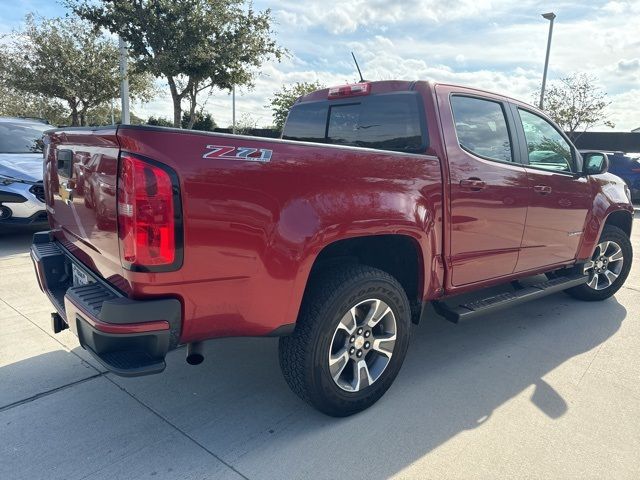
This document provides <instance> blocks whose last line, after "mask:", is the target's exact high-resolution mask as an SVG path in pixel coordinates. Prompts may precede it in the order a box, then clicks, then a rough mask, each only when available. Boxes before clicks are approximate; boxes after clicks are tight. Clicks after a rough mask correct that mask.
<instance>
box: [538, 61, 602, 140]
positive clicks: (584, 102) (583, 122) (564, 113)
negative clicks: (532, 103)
mask: <svg viewBox="0 0 640 480" xmlns="http://www.w3.org/2000/svg"><path fill="white" fill-rule="evenodd" d="M596 83H597V78H596V77H594V76H592V75H587V74H585V73H579V74H573V75H569V76H568V77H564V78H561V79H560V80H557V81H555V82H552V83H551V85H550V86H549V88H548V89H547V90H546V92H545V94H544V110H545V111H546V112H547V113H548V114H549V116H550V117H551V118H552V119H553V120H554V121H555V122H556V123H557V124H558V125H559V126H560V127H561V128H562V129H563V130H564V131H565V132H571V133H574V132H576V131H583V132H584V131H585V130H587V129H588V128H591V127H593V126H595V125H598V124H603V125H606V126H608V127H614V126H615V125H614V124H613V122H611V121H610V120H609V119H608V117H607V114H606V109H607V107H608V106H609V105H611V102H610V101H607V94H606V93H605V92H603V91H602V90H601V89H600V88H599V87H598V86H597V85H596ZM538 97H539V95H538Z"/></svg>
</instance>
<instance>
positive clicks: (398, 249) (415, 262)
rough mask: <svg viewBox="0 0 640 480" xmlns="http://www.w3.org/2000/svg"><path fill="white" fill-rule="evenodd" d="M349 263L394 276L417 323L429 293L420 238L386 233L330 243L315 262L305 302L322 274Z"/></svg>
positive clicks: (308, 282) (308, 280)
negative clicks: (421, 307) (425, 292)
mask: <svg viewBox="0 0 640 480" xmlns="http://www.w3.org/2000/svg"><path fill="white" fill-rule="evenodd" d="M347 263H354V264H360V265H367V266H370V267H374V268H377V269H380V270H382V271H384V272H386V273H388V274H389V275H391V276H392V277H394V278H395V279H396V280H397V281H398V282H399V283H400V285H402V288H403V289H404V291H405V293H406V294H407V298H408V299H409V302H410V304H411V309H412V314H413V320H414V322H415V323H417V321H418V319H419V314H420V306H421V302H422V297H423V294H424V291H425V279H424V255H423V251H422V247H421V246H420V244H419V243H418V241H417V239H415V238H414V237H412V236H409V235H405V234H382V235H369V236H361V237H351V238H347V239H342V240H337V241H335V242H332V243H329V244H328V245H326V246H324V247H323V248H322V250H321V251H320V253H319V254H318V255H317V256H316V258H315V260H314V263H313V266H312V267H311V271H310V273H309V277H308V279H307V285H306V288H305V293H304V296H303V299H302V301H303V302H304V298H305V297H306V296H307V294H308V292H309V289H310V286H311V285H312V284H313V283H314V281H316V279H317V278H318V277H319V276H320V273H322V272H324V271H326V270H327V269H330V268H332V267H338V266H342V265H344V264H347Z"/></svg>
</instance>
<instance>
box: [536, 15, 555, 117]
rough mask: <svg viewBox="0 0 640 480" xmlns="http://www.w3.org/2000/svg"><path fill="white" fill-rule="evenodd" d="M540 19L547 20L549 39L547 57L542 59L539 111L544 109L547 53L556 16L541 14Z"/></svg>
mask: <svg viewBox="0 0 640 480" xmlns="http://www.w3.org/2000/svg"><path fill="white" fill-rule="evenodd" d="M542 18H545V19H547V20H549V39H548V40H547V56H546V57H545V59H544V73H543V74H542V89H541V90H540V110H542V109H543V108H544V87H545V86H546V85H547V69H548V68H549V53H550V52H551V35H553V21H554V20H555V18H556V14H555V13H553V12H549V13H543V14H542Z"/></svg>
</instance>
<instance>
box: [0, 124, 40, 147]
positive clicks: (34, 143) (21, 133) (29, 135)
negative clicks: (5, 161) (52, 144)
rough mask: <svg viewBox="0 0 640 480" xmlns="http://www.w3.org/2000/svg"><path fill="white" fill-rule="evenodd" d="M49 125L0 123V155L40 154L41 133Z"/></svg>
mask: <svg viewBox="0 0 640 480" xmlns="http://www.w3.org/2000/svg"><path fill="white" fill-rule="evenodd" d="M51 128H52V126H51V125H48V124H45V123H36V122H34V123H28V122H20V121H16V122H0V153H42V146H43V144H42V133H43V132H44V131H45V130H50V129H51Z"/></svg>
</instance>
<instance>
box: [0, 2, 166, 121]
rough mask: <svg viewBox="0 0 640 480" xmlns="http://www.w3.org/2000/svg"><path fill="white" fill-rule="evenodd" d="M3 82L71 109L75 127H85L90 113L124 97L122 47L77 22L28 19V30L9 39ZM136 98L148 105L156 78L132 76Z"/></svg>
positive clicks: (2, 56) (1, 55)
mask: <svg viewBox="0 0 640 480" xmlns="http://www.w3.org/2000/svg"><path fill="white" fill-rule="evenodd" d="M4 37H5V38H4V40H5V45H4V49H3V51H2V52H0V83H1V84H3V85H4V86H6V87H8V88H11V89H14V90H16V91H18V92H23V93H26V94H31V95H40V96H42V97H44V98H47V99H58V100H60V101H62V102H65V103H66V104H67V108H68V109H69V113H70V115H71V124H72V125H85V124H86V115H87V112H88V111H89V110H90V109H92V108H96V107H98V106H101V105H103V104H105V103H108V102H109V100H110V99H112V98H114V97H117V96H118V95H119V88H120V78H119V70H118V47H117V46H116V44H115V42H114V40H113V39H111V38H108V37H106V36H104V35H101V34H100V33H97V32H96V31H95V29H94V28H93V27H92V26H91V25H90V24H88V23H86V22H83V21H80V20H78V19H73V18H65V19H51V20H45V19H36V17H34V16H33V15H27V18H26V27H25V29H24V30H23V31H14V32H12V33H11V34H8V35H5V36H4ZM129 85H130V87H129V88H130V93H131V95H132V97H134V98H138V99H141V100H149V99H150V98H151V97H152V96H153V94H154V88H153V83H152V78H151V77H150V76H148V75H144V74H137V73H135V72H132V73H131V74H130V75H129Z"/></svg>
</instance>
